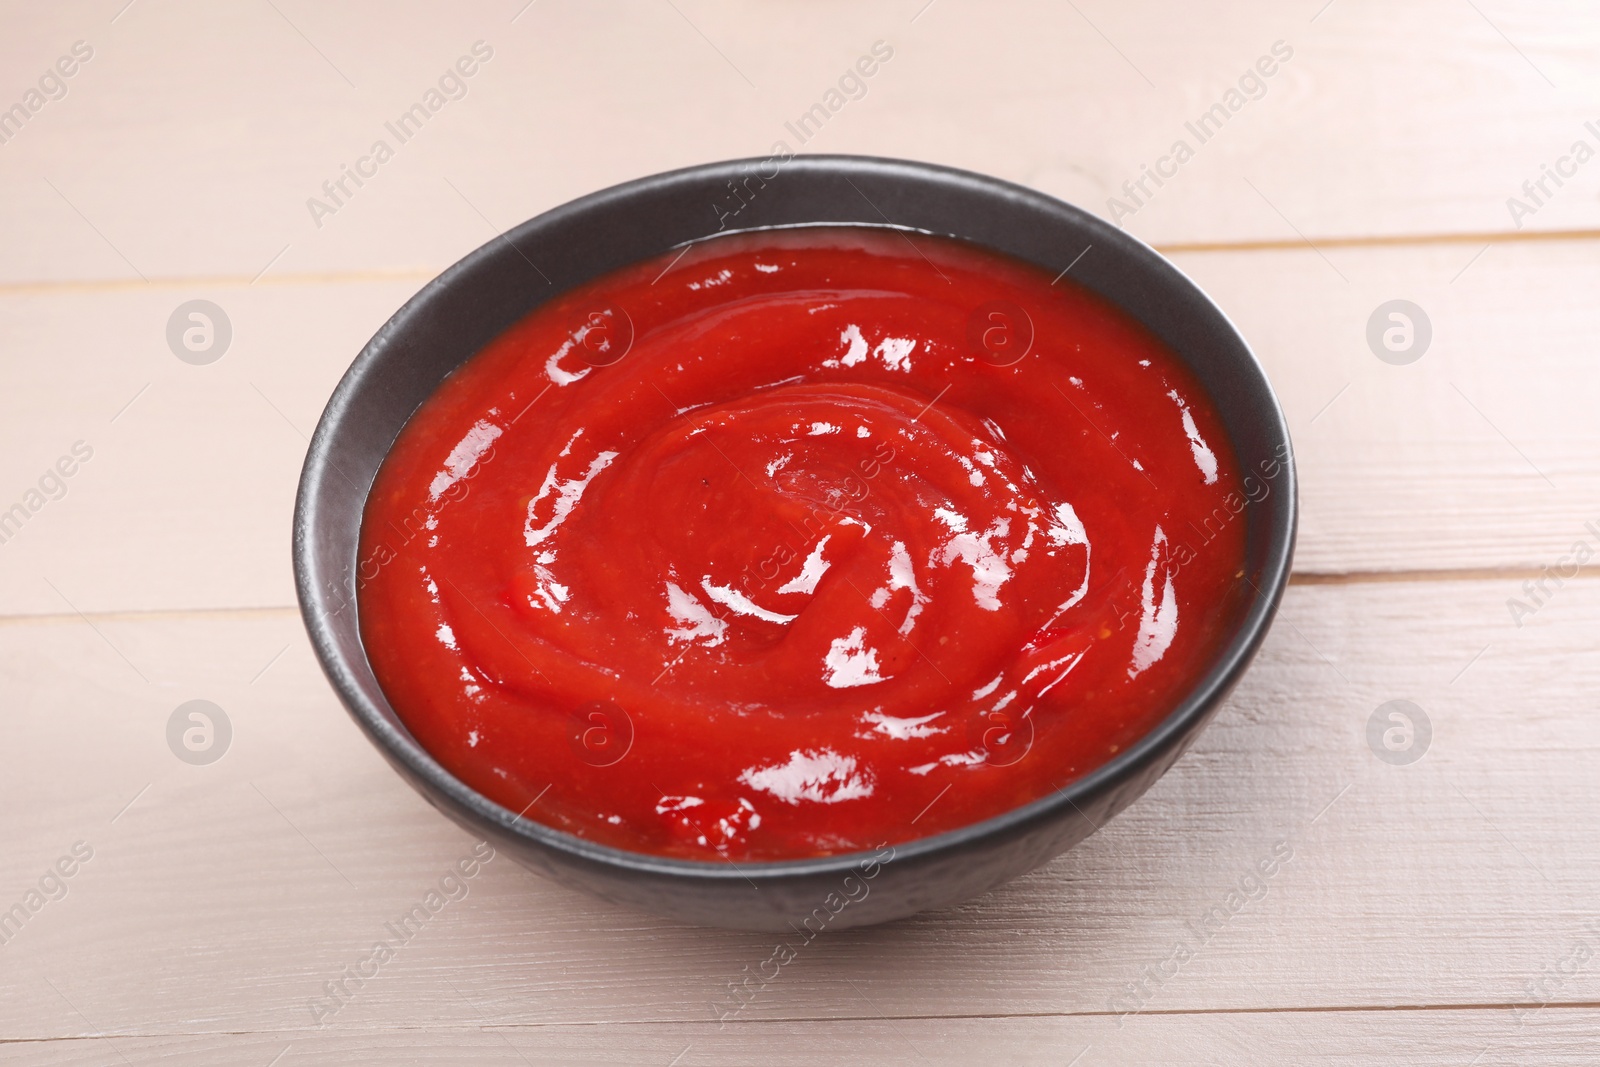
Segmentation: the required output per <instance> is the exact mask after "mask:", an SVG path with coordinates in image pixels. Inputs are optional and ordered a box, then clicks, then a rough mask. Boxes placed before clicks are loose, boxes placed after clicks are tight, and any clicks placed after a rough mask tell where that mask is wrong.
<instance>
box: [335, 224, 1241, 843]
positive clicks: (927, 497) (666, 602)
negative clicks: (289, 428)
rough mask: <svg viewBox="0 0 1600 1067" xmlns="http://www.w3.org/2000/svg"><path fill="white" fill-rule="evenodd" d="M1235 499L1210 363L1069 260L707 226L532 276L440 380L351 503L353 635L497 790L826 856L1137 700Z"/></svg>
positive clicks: (865, 233) (1065, 775)
mask: <svg viewBox="0 0 1600 1067" xmlns="http://www.w3.org/2000/svg"><path fill="white" fill-rule="evenodd" d="M1089 254H1091V255H1092V254H1093V252H1092V251H1091V252H1090V253H1089ZM531 274H532V272H530V276H531ZM535 284H537V283H535ZM1242 508H1243V498H1242V497H1241V496H1240V495H1239V473H1238V471H1237V469H1236V465H1235V459H1234V455H1233V452H1232V449H1231V448H1230V446H1229V443H1228V441H1227V439H1226V438H1225V436H1224V433H1223V430H1222V426H1221V423H1220V421H1219V419H1218V417H1217V415H1216V414H1215V412H1214V411H1213V409H1212V407H1211V404H1210V401H1209V399H1208V398H1207V396H1206V395H1205V393H1204V392H1203V390H1202V389H1201V387H1200V386H1199V385H1198V384H1197V383H1196V381H1195V380H1194V378H1193V377H1192V375H1191V374H1190V373H1189V372H1188V371H1187V369H1186V368H1185V367H1183V366H1182V365H1181V363H1180V362H1179V361H1178V359H1177V358H1176V356H1174V355H1173V354H1172V353H1171V352H1170V351H1169V350H1167V349H1166V348H1165V347H1164V346H1163V345H1162V344H1161V343H1160V342H1158V341H1157V340H1156V339H1155V338H1154V337H1152V336H1151V335H1150V334H1149V333H1148V332H1147V331H1145V330H1144V329H1143V328H1142V327H1140V326H1138V325H1137V324H1136V323H1134V322H1133V321H1132V320H1130V319H1129V318H1128V317H1127V316H1125V315H1124V314H1122V313H1121V312H1120V311H1118V310H1116V309H1115V308H1113V307H1112V306H1111V305H1109V304H1108V303H1106V302H1105V301H1103V300H1102V299H1100V298H1099V297H1097V296H1095V295H1093V294H1091V293H1089V292H1088V291H1087V290H1084V289H1082V288H1080V287H1078V286H1077V285H1075V284H1074V283H1073V282H1072V281H1071V279H1070V278H1067V277H1063V278H1060V279H1058V280H1056V281H1055V282H1052V280H1051V276H1050V275H1049V274H1047V273H1045V272H1043V271H1040V270H1039V269H1037V268H1034V267H1032V266H1030V265H1026V264H1023V263H1020V262H1016V261H1012V260H1009V259H1006V258H1003V257H1000V256H998V255H995V254H993V253H989V252H986V251H984V250H981V249H978V248H975V247H973V246H970V245H967V244H964V243H961V242H957V241H954V240H949V239H943V238H933V237H927V236H923V235H906V234H901V233H898V232H895V231H890V230H883V229H870V228H817V229H799V230H786V231H777V232H766V233H758V234H746V235H735V236H729V237H722V238H717V239H714V240H710V241H706V242H704V243H702V244H700V245H696V246H691V247H690V248H689V249H688V250H687V251H686V252H683V253H681V255H680V254H679V253H673V254H671V255H667V256H663V257H661V258H660V259H657V260H655V261H651V262H646V263H641V264H636V265H634V266H631V267H629V268H626V269H624V270H621V271H618V272H616V273H614V274H611V275H608V276H606V277H604V278H601V279H598V280H596V281H594V282H591V283H589V284H587V285H585V286H582V287H580V288H578V289H575V290H572V291H569V292H567V293H564V294H562V295H560V296H558V297H556V298H554V299H553V300H551V301H549V302H548V303H546V304H544V305H542V306H540V307H539V308H537V309H536V310H535V311H534V312H533V313H531V314H530V315H529V316H528V317H527V318H525V319H524V320H522V321H521V322H519V323H518V324H516V325H515V326H513V327H512V328H511V329H509V330H507V331H506V332H505V333H504V334H503V335H501V336H500V337H499V338H497V339H496V340H495V341H494V342H493V343H491V344H490V345H489V346H488V347H487V348H486V349H485V350H484V351H483V352H481V353H480V354H479V355H477V356H476V357H474V358H473V359H472V360H471V361H469V362H468V363H467V364H465V365H464V366H463V367H461V368H460V369H459V370H457V371H456V372H455V373H454V374H452V375H451V376H450V377H449V378H448V379H447V380H446V381H445V382H444V383H443V384H442V385H441V386H440V388H439V389H438V390H437V392H436V393H435V394H434V395H433V396H432V397H431V398H430V399H429V400H428V401H427V403H425V404H424V405H423V406H422V407H421V408H420V409H419V410H418V411H417V412H416V414H415V415H414V416H413V417H412V419H411V421H410V422H409V423H408V424H407V426H406V427H405V429H404V430H403V431H402V433H401V435H400V437H399V439H398V441H397V442H396V444H395V446H394V448H393V450H392V451H391V453H390V455H389V457H388V458H387V459H386V460H385V463H384V465H383V467H382V468H381V469H380V471H379V473H378V477H377V480H376V482H375V484H374V486H373V489H372V493H371V495H370V497H369V499H368V503H367V507H366V514H365V518H364V522H363V526H362V538H361V556H360V561H359V568H358V582H359V589H360V593H359V598H358V604H359V611H360V621H361V630H362V636H363V641H364V644H365V646H366V649H367V653H368V656H369V658H370V660H371V662H372V665H373V668H374V670H375V671H376V673H377V677H378V679H379V681H380V682H381V684H382V685H383V688H384V691H385V692H386V694H387V695H388V697H389V699H390V702H391V703H392V704H393V706H394V708H395V710H396V711H397V712H398V713H399V715H400V717H401V718H402V720H403V721H404V722H405V723H406V725H407V727H408V728H409V729H410V730H411V732H412V733H413V735H414V736H415V737H416V738H417V740H418V741H419V742H420V743H421V744H422V745H423V746H424V747H426V748H427V749H428V750H429V751H430V752H431V753H432V754H433V755H434V756H435V757H436V758H437V759H438V760H439V761H440V762H441V763H443V764H444V765H445V766H446V767H447V768H449V769H450V770H451V771H452V772H453V773H454V774H456V775H457V776H458V777H460V778H461V779H462V780H463V781H465V782H466V783H468V784H469V785H471V786H472V787H473V788H475V789H477V790H479V791H480V792H482V793H484V794H485V795H487V796H488V797H490V798H492V799H493V800H495V801H497V802H498V803H500V804H502V805H504V806H505V807H506V808H508V809H510V810H511V811H515V812H522V813H524V814H525V815H526V816H527V817H528V818H530V819H535V820H537V821H540V822H543V823H545V824H547V825H550V826H553V827H556V828H559V829H562V830H565V831H568V832H571V833H574V834H577V835H579V836H582V837H585V838H588V839H591V840H594V841H596V842H600V843H604V844H608V845H613V846H616V847H619V848H625V849H631V850H635V851H643V852H651V853H657V854H665V855H673V856H679V857H685V858H692V859H705V860H716V859H719V858H723V859H730V860H733V861H735V862H737V861H740V860H773V859H790V858H799V857H805V856H815V855H825V854H830V853H839V852H848V851H854V850H858V849H868V848H874V847H878V846H880V845H881V844H883V843H885V842H901V841H906V840H910V839H914V838H919V837H924V836H927V835H930V834H935V833H939V832H942V831H946V830H950V829H954V828H956V827H959V826H962V825H965V824H968V823H971V822H974V821H978V820H980V819H984V818H987V817H990V816H994V815H998V814H1000V813H1002V812H1004V811H1006V810H1008V809H1010V808H1013V807H1016V806H1017V805H1020V804H1024V803H1027V802H1029V801H1032V800H1036V799H1039V798H1040V797H1043V796H1045V795H1048V794H1049V793H1050V792H1051V791H1052V789H1054V788H1056V787H1058V786H1060V785H1062V784H1064V783H1065V782H1067V781H1070V780H1072V779H1073V778H1076V777H1079V776H1081V775H1083V774H1084V773H1086V772H1088V771H1090V770H1092V769H1094V768H1095V767H1096V766H1098V765H1100V764H1102V763H1104V762H1105V761H1106V760H1108V759H1110V758H1111V757H1112V756H1113V755H1114V754H1115V753H1116V752H1117V751H1118V750H1119V749H1120V748H1122V747H1124V746H1126V745H1128V744H1129V743H1131V742H1132V741H1134V740H1136V739H1137V738H1138V737H1139V736H1140V735H1141V734H1142V733H1144V732H1145V731H1146V730H1148V729H1149V728H1150V727H1151V726H1153V725H1154V724H1155V723H1156V722H1158V721H1159V720H1160V719H1161V718H1163V717H1164V716H1165V715H1166V713H1167V712H1168V711H1169V710H1170V709H1171V707H1172V705H1173V703H1174V701H1175V700H1176V699H1177V698H1178V696H1179V695H1180V694H1181V693H1182V692H1183V691H1184V690H1185V689H1186V688H1187V687H1188V686H1189V685H1190V684H1192V683H1193V681H1194V680H1195V679H1196V677H1197V676H1198V675H1199V674H1200V673H1201V672H1202V671H1203V670H1204V668H1205V665H1206V661H1207V657H1208V656H1209V655H1210V654H1211V653H1212V652H1213V650H1214V649H1215V648H1216V646H1217V644H1218V642H1219V641H1220V639H1221V638H1222V637H1223V636H1224V634H1223V630H1224V628H1225V626H1226V625H1227V620H1228V619H1230V618H1231V617H1232V616H1233V614H1234V611H1233V608H1234V606H1235V604H1236V603H1237V598H1238V597H1239V595H1240V594H1239V590H1238V587H1239V586H1240V585H1242V584H1243V583H1242V580H1241V579H1242V574H1243V562H1242V561H1243V556H1244V527H1245V522H1244V521H1243V519H1242V518H1241V517H1240V512H1241V511H1242Z"/></svg>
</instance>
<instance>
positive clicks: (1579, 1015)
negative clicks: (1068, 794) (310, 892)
mask: <svg viewBox="0 0 1600 1067" xmlns="http://www.w3.org/2000/svg"><path fill="white" fill-rule="evenodd" d="M864 993H865V995H866V996H867V997H870V996H871V990H870V989H867V990H864ZM447 995H448V994H447ZM1597 1023H1600V1013H1597V1012H1596V1011H1595V1009H1593V1008H1571V1009H1553V1008H1552V1009H1547V1010H1546V1011H1545V1012H1542V1013H1540V1014H1539V1015H1537V1016H1530V1017H1529V1020H1528V1022H1527V1023H1526V1024H1525V1025H1522V1026H1518V1025H1517V1024H1516V1023H1515V1021H1514V1020H1513V1019H1512V1018H1510V1016H1509V1014H1508V1013H1507V1012H1505V1011H1503V1010H1498V1009H1469V1010H1457V1011H1407V1012H1383V1011H1360V1010H1350V1011H1338V1012H1272V1013H1253V1012H1246V1013H1238V1014H1234V1013H1228V1014H1211V1015H1165V1016H1151V1017H1148V1018H1145V1019H1141V1020H1139V1022H1138V1024H1137V1025H1136V1026H1129V1027H1128V1028H1126V1029H1124V1030H1121V1031H1117V1030H1115V1029H1114V1028H1109V1027H1108V1026H1107V1025H1106V1023H1105V1021H1104V1020H1100V1019H1093V1018H1085V1017H1081V1016H1080V1017H1072V1018H1064V1017H1053V1018H1011V1019H878V1018H867V1019H853V1020H847V1021H835V1020H821V1021H818V1020H807V1021H805V1022H783V1023H770V1024H768V1023H757V1024H735V1025H733V1026H730V1027H728V1028H727V1029H725V1030H719V1029H718V1028H717V1027H716V1026H715V1025H713V1024H704V1023H701V1024H682V1023H680V1024H668V1023H645V1024H633V1025H609V1026H603V1027H600V1026H585V1027H537V1028H504V1027H484V1028H481V1029H445V1028H431V1029H427V1030H416V1029H388V1030H372V1031H361V1032H356V1033H348V1034H303V1033H296V1032H292V1031H291V1032H283V1033H273V1034H206V1035H195V1036H176V1035H173V1036H162V1037H113V1038H102V1039H93V1038H91V1039H74V1040H65V1041H51V1042H35V1043H25V1044H20V1045H11V1046H0V1064H9V1063H17V1064H22V1063H26V1064H28V1065H30V1067H54V1065H56V1064H62V1065H66V1064H71V1065H72V1067H89V1065H91V1064H92V1065H95V1067H101V1065H103V1067H130V1065H131V1067H140V1065H143V1064H147V1063H149V1064H157V1063H159V1064H162V1065H169V1064H170V1065H176V1067H183V1065H187V1064H197V1065H204V1067H232V1065H238V1067H262V1065H263V1064H268V1063H274V1064H277V1065H281V1067H299V1065H300V1064H303V1063H332V1062H337V1063H341V1064H350V1065H351V1067H365V1065H368V1064H372V1065H375V1067H387V1065H389V1064H392V1063H395V1062H396V1061H397V1060H403V1061H404V1062H406V1063H409V1064H434V1063H438V1064H447V1063H461V1062H464V1061H467V1060H470V1062H472V1063H475V1064H485V1065H491V1067H498V1065H507V1067H511V1065H525V1064H529V1063H553V1062H558V1063H562V1064H571V1065H574V1067H602V1065H627V1067H634V1065H637V1064H659V1065H662V1067H668V1065H670V1067H710V1065H715V1064H748V1063H751V1062H757V1061H758V1062H760V1063H763V1064H771V1065H772V1067H788V1065H796V1067H810V1065H812V1064H816V1063H820V1062H840V1061H843V1062H870V1063H875V1064H888V1065H902V1064H903V1065H906V1067H916V1065H924V1064H930V1063H950V1064H968V1063H973V1062H993V1063H1008V1064H1012V1063H1014V1064H1021V1065H1027V1067H1035V1065H1036V1067H1060V1065H1062V1064H1067V1063H1070V1064H1072V1065H1073V1067H1103V1065H1107V1064H1126V1063H1157V1062H1159V1063H1163V1064H1174V1065H1176V1067H1189V1065H1193V1067H1210V1065H1213V1064H1217V1063H1227V1064H1238V1065H1241V1067H1252V1065H1259V1067H1276V1065H1278V1064H1283V1063H1295V1064H1312V1065H1315V1064H1330V1065H1332V1064H1339V1065H1347V1064H1394V1065H1397V1067H1457V1065H1460V1064H1465V1063H1474V1065H1475V1067H1504V1065H1508V1064H1519V1063H1529V1062H1538V1063H1541V1064H1550V1065H1553V1067H1559V1065H1563V1064H1570V1065H1573V1067H1578V1065H1587V1064H1590V1063H1592V1062H1593V1041H1594V1036H1593V1035H1594V1029H1595V1026H1596V1024H1597ZM274 1056H281V1057H282V1058H281V1059H278V1060H275V1061H274V1060H273V1057H274ZM1074 1056H1076V1057H1078V1058H1077V1059H1074V1058H1073V1057H1074ZM1474 1057H1477V1058H1476V1060H1474Z"/></svg>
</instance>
